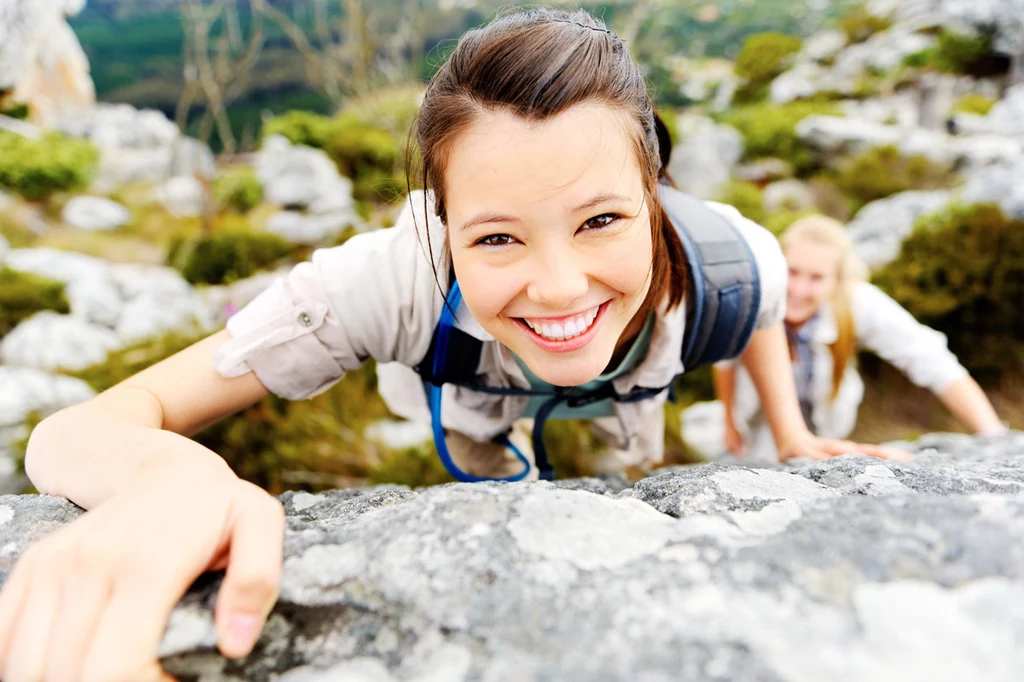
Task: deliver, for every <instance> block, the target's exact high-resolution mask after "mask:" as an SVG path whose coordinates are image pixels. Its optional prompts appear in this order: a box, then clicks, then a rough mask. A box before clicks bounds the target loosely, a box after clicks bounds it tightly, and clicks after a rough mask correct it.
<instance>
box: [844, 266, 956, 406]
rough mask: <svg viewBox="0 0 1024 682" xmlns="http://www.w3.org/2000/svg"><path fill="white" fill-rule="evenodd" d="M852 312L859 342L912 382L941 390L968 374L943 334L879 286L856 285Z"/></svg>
mask: <svg viewBox="0 0 1024 682" xmlns="http://www.w3.org/2000/svg"><path fill="white" fill-rule="evenodd" d="M853 314H854V325H855V327H856V333H857V342H858V345H860V346H861V347H863V348H867V349H868V350H871V351H873V352H874V353H876V354H877V355H878V356H879V357H881V358H882V359H883V360H886V361H888V362H890V363H891V364H893V365H895V366H896V367H897V368H899V369H900V370H901V371H902V372H903V373H904V374H906V375H907V378H908V379H910V381H912V382H913V383H914V384H917V385H918V386H921V387H923V388H927V389H929V390H931V391H933V392H935V393H940V392H941V391H942V390H943V389H944V388H946V386H948V385H949V384H950V383H951V382H953V381H955V380H957V379H960V378H961V377H964V376H967V370H966V369H964V367H963V365H961V364H960V362H959V361H958V360H957V359H956V356H955V355H953V353H952V352H950V350H949V348H948V347H947V345H946V336H945V334H942V333H941V332H938V331H936V330H934V329H932V328H931V327H927V326H925V325H923V324H921V323H920V322H918V321H917V320H915V319H914V317H913V316H912V315H911V314H910V313H908V312H907V311H906V310H905V309H904V308H903V307H902V306H900V304H899V303H897V302H896V301H894V300H893V299H892V298H890V297H889V296H888V295H886V294H885V293H884V292H883V291H882V290H881V289H879V288H878V287H876V286H873V285H871V284H868V283H866V282H862V283H859V284H857V285H856V287H855V289H854V292H853Z"/></svg>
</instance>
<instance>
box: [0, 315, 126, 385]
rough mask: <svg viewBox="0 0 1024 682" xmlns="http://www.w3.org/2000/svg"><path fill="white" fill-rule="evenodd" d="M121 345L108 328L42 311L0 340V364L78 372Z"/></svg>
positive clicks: (76, 318)
mask: <svg viewBox="0 0 1024 682" xmlns="http://www.w3.org/2000/svg"><path fill="white" fill-rule="evenodd" d="M121 345H122V344H121V341H120V339H119V338H118V336H117V334H115V333H114V332H113V331H112V330H110V329H108V328H107V327H102V326H100V325H97V324H93V323H91V322H87V321H85V320H83V319H81V318H79V317H74V316H71V315H60V314H58V313H55V312H53V311H50V310H44V311H41V312H38V313H36V314H35V315H33V316H32V317H30V318H28V319H27V320H24V321H22V322H21V323H20V324H19V325H18V326H17V327H15V328H14V329H13V330H12V331H11V332H10V333H8V334H7V335H6V336H5V337H3V340H0V364H5V365H15V366H17V367H33V368H36V369H42V370H47V371H56V370H58V369H67V370H79V369H85V368H86V367H89V366H90V365H95V364H96V363H99V362H103V361H104V360H106V358H107V354H109V353H110V352H111V351H113V350H115V349H117V348H120V347H121Z"/></svg>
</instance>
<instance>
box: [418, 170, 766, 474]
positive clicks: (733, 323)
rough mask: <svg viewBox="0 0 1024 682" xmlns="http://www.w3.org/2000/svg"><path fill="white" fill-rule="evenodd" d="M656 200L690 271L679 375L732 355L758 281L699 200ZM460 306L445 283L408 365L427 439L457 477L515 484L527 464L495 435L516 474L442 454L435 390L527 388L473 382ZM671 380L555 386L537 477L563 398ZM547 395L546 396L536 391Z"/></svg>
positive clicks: (665, 190)
mask: <svg viewBox="0 0 1024 682" xmlns="http://www.w3.org/2000/svg"><path fill="white" fill-rule="evenodd" d="M658 194H659V198H660V200H661V203H662V206H663V207H664V209H665V213H666V214H667V215H668V217H669V219H670V220H671V222H672V225H673V226H674V227H675V229H676V233H677V234H678V235H679V239H680V241H681V242H682V245H683V250H684V251H685V253H686V262H687V266H688V268H689V271H690V279H691V282H690V284H691V286H690V288H689V291H688V292H687V298H686V302H685V303H686V333H685V334H684V338H683V347H682V348H681V349H680V356H681V359H682V362H683V372H684V373H686V372H689V371H691V370H693V369H696V368H698V367H703V366H705V365H710V364H713V363H715V362H718V361H719V360H724V359H731V358H735V357H737V356H738V355H739V354H740V353H742V352H743V350H744V349H745V348H746V346H747V343H748V342H749V341H750V337H751V335H752V334H753V332H754V325H755V323H756V321H757V314H758V311H759V309H760V306H761V282H760V277H759V275H758V271H757V263H756V262H755V260H754V254H753V253H752V252H751V250H750V246H749V245H748V244H747V242H746V240H745V239H744V238H743V237H742V235H740V233H739V232H738V231H737V230H736V228H735V227H734V226H733V225H732V224H731V223H730V222H729V221H728V219H726V218H725V217H723V216H722V215H721V214H719V213H717V212H715V211H714V210H712V209H711V208H709V207H708V206H707V205H706V204H705V203H704V202H703V201H701V200H699V199H696V198H695V197H692V196H689V195H687V194H683V193H682V192H680V191H679V190H676V189H674V188H671V187H668V186H666V185H660V186H659V188H658ZM461 303H462V293H461V292H460V291H459V284H458V282H456V281H453V283H452V286H451V288H450V290H449V292H448V296H447V297H446V300H445V305H444V307H443V309H442V311H441V318H440V320H439V321H438V323H437V327H435V329H434V334H433V336H432V338H431V341H430V348H429V349H428V350H427V354H426V356H425V357H424V358H423V360H422V361H421V362H420V363H419V365H417V366H416V368H415V369H416V371H417V372H418V373H419V374H420V376H421V377H422V379H423V385H424V388H425V390H426V393H427V404H428V406H429V408H430V415H431V426H432V431H433V436H434V444H435V446H436V447H437V452H438V455H439V456H440V458H441V462H442V463H443V464H444V466H445V468H446V469H447V470H448V471H449V473H451V474H452V476H454V477H455V478H456V479H457V480H459V481H468V482H474V481H487V480H499V481H519V480H522V479H524V478H525V477H526V476H527V474H529V472H530V462H529V460H528V459H527V458H526V457H525V456H524V455H523V453H522V452H520V451H519V449H518V448H516V447H515V446H514V445H513V444H512V443H511V442H510V441H509V440H508V437H507V435H504V434H503V435H501V436H498V437H497V438H496V439H495V442H496V443H499V444H501V445H504V446H505V447H507V448H509V449H510V450H511V451H512V453H513V454H515V455H516V457H517V458H518V459H519V460H520V461H521V462H522V463H523V471H522V472H520V473H518V474H516V475H514V476H508V477H505V478H483V477H479V476H473V475H471V474H467V473H466V472H464V471H462V470H461V469H459V467H458V466H457V465H456V464H455V462H454V461H453V460H452V458H451V455H450V453H449V452H448V446H447V444H446V441H445V434H444V427H443V426H442V424H441V387H442V386H443V385H444V384H456V385H459V386H463V387H466V388H469V389H471V390H474V391H481V392H484V393H491V394H498V395H519V396H531V395H538V393H537V392H536V391H534V390H531V389H521V388H497V387H492V386H485V385H483V384H482V383H480V382H479V381H478V380H477V375H476V371H477V368H478V367H479V364H480V353H481V350H482V349H483V342H482V341H480V340H479V339H476V338H474V337H472V336H470V335H469V334H467V333H466V332H464V331H462V330H460V329H458V328H457V327H456V326H455V311H456V310H458V308H459V306H460V305H461ZM674 382H675V379H673V381H672V382H670V383H669V384H667V385H665V386H659V387H650V388H645V387H641V386H637V387H635V388H634V389H633V390H631V391H630V392H629V393H628V394H625V395H621V394H619V393H617V392H616V391H615V389H614V387H613V386H612V383H611V382H608V383H607V384H605V385H604V386H602V387H601V388H600V389H598V390H594V391H583V390H581V389H578V388H575V387H556V388H555V395H553V396H551V398H550V399H549V400H547V401H546V402H545V403H544V404H543V405H541V407H540V408H539V409H538V410H537V414H536V415H535V417H534V426H533V433H532V440H533V451H534V460H535V462H536V466H537V469H538V473H539V476H540V478H541V479H544V480H551V479H553V478H554V469H553V468H552V467H551V464H550V463H549V461H548V458H547V451H546V450H545V447H544V439H543V433H544V424H545V422H546V420H547V418H548V416H549V415H550V414H551V412H552V410H554V409H555V407H556V406H557V405H559V404H560V403H562V402H564V403H566V404H567V405H568V406H570V407H579V406H582V405H588V404H590V403H593V402H597V401H600V400H605V399H608V398H611V399H613V400H615V401H616V402H636V401H639V400H646V399H649V398H653V397H655V396H657V395H658V394H660V393H663V392H665V391H669V392H670V395H671V389H672V385H673V384H674ZM544 395H548V394H544Z"/></svg>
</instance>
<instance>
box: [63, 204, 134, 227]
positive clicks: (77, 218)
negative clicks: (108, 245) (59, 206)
mask: <svg viewBox="0 0 1024 682" xmlns="http://www.w3.org/2000/svg"><path fill="white" fill-rule="evenodd" d="M61 219H62V220H63V221H64V222H65V223H67V224H68V225H70V226H71V227H76V228H78V229H80V230H90V231H106V230H115V229H117V228H119V227H121V226H122V225H126V224H128V223H129V222H131V219H132V214H131V213H130V212H129V211H128V209H127V208H125V207H124V206H122V205H121V204H119V203H117V202H116V201H114V200H112V199H107V198H105V197H85V196H83V197H75V198H74V199H72V200H71V201H69V202H68V203H66V204H65V205H64V209H63V210H62V211H61Z"/></svg>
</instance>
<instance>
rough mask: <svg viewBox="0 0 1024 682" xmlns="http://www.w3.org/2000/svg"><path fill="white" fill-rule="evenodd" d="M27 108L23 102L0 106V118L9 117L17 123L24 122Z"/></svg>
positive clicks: (27, 113)
mask: <svg viewBox="0 0 1024 682" xmlns="http://www.w3.org/2000/svg"><path fill="white" fill-rule="evenodd" d="M28 115H29V107H28V105H27V104H25V103H23V102H19V103H16V104H11V105H9V106H8V105H3V104H0V116H9V117H10V118H16V119H18V120H19V121H24V120H25V119H27V118H28Z"/></svg>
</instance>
